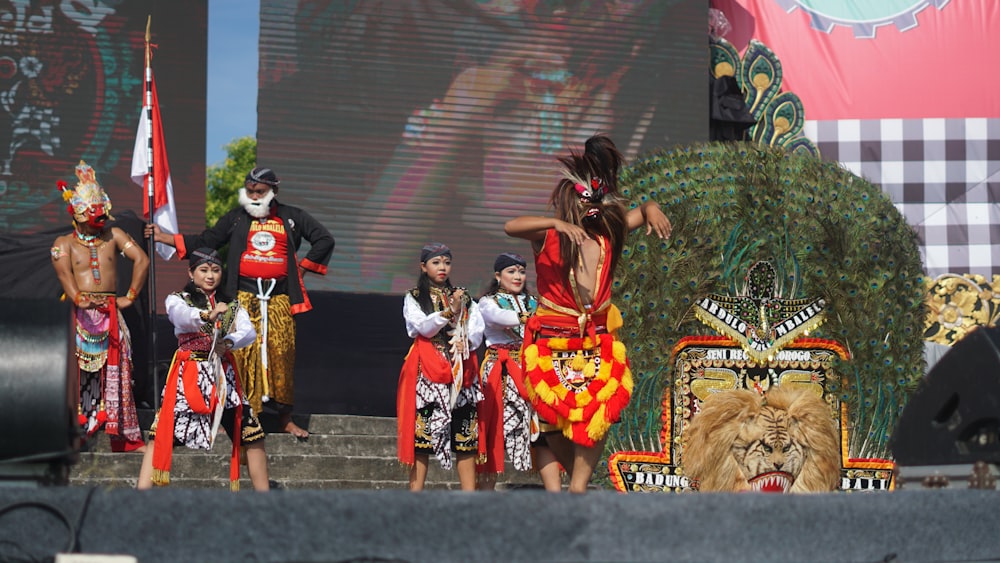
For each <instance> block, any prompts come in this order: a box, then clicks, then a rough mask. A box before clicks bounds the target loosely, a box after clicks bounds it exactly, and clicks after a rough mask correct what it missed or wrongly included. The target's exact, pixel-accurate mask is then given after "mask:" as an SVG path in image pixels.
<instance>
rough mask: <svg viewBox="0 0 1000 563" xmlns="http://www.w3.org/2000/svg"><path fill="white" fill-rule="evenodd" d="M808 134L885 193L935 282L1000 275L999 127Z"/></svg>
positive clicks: (809, 126) (882, 126)
mask: <svg viewBox="0 0 1000 563" xmlns="http://www.w3.org/2000/svg"><path fill="white" fill-rule="evenodd" d="M803 133H804V134H805V136H807V137H809V138H810V139H812V140H813V141H814V142H815V143H816V145H817V146H818V147H819V150H820V154H821V155H822V157H823V158H824V159H827V160H836V161H839V162H840V163H842V164H843V165H844V166H845V167H847V168H848V169H849V170H851V171H852V172H854V173H855V174H858V175H859V176H863V177H864V178H866V179H868V180H869V181H871V182H873V183H875V184H879V185H881V186H882V189H883V190H884V191H885V192H886V193H887V194H888V195H889V197H890V198H891V199H892V201H893V203H895V204H896V207H897V208H898V209H899V210H900V212H901V213H902V214H903V216H904V217H906V220H907V221H908V222H909V223H910V224H911V225H912V226H913V227H914V228H915V229H916V231H917V234H918V236H919V237H920V241H921V249H920V251H921V254H922V256H923V260H924V266H925V268H926V269H927V273H928V274H929V275H932V276H937V275H940V274H944V273H955V274H970V273H971V274H981V275H984V276H986V277H987V278H990V277H992V275H993V274H1000V119H989V118H953V119H871V120H858V119H853V120H851V119H848V120H836V121H808V122H807V123H806V126H805V129H804V131H803Z"/></svg>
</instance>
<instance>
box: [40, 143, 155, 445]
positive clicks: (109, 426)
mask: <svg viewBox="0 0 1000 563" xmlns="http://www.w3.org/2000/svg"><path fill="white" fill-rule="evenodd" d="M76 177H77V179H78V180H79V182H78V183H77V185H76V187H75V188H72V189H71V188H70V187H69V186H68V185H67V184H66V182H63V181H62V180H60V181H59V183H58V186H59V189H60V190H61V191H62V194H63V200H65V201H66V203H67V204H68V210H69V213H70V215H72V216H73V233H72V234H68V235H63V236H61V237H59V238H57V239H56V240H55V242H54V243H53V244H52V249H51V251H50V254H51V257H52V266H53V267H54V268H55V270H56V275H57V276H58V277H59V283H60V284H61V285H62V288H63V295H64V298H66V299H71V300H72V301H73V305H74V309H73V315H74V318H75V320H76V357H77V364H78V366H79V380H78V381H79V386H80V393H79V403H77V415H78V416H79V419H80V425H81V426H82V427H83V429H84V431H85V432H86V434H87V435H88V436H91V435H93V434H94V433H95V432H97V431H98V430H100V429H101V427H103V428H104V431H105V433H107V434H108V435H109V436H110V438H111V449H112V450H113V451H141V450H143V449H145V443H144V442H143V440H142V432H141V430H140V429H139V420H138V417H137V416H136V411H135V399H134V397H133V395H132V343H131V337H130V335H129V331H128V327H127V326H126V325H125V319H124V318H122V315H121V312H120V310H121V309H124V308H126V307H130V306H131V305H132V303H133V302H134V301H135V299H136V297H138V296H139V292H140V291H141V290H142V287H143V285H145V283H146V276H147V275H148V274H149V257H147V256H146V253H145V252H143V250H142V248H141V247H140V246H139V245H137V244H136V243H135V241H134V240H133V239H132V237H130V236H129V235H128V234H127V233H126V232H125V231H123V230H121V229H119V228H118V227H108V226H107V222H108V221H110V220H112V217H111V200H110V198H108V195H107V194H106V193H105V192H104V190H103V189H102V188H101V186H100V184H98V183H97V178H96V175H95V174H94V169H93V168H91V167H90V166H88V165H87V163H85V162H83V161H82V160H81V161H80V164H79V165H77V167H76ZM119 252H120V253H121V254H122V255H124V256H125V257H126V258H128V259H129V260H132V262H133V265H132V280H131V283H130V284H129V289H128V292H127V293H126V294H125V296H124V297H118V296H117V295H116V294H115V290H116V287H117V268H116V266H117V264H116V256H117V254H118V253H119Z"/></svg>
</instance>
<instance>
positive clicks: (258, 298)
mask: <svg viewBox="0 0 1000 563" xmlns="http://www.w3.org/2000/svg"><path fill="white" fill-rule="evenodd" d="M280 183H281V181H280V180H279V179H278V176H277V175H276V174H275V173H274V171H273V170H271V169H270V168H263V167H257V168H254V169H253V170H251V171H250V172H248V173H247V176H246V179H245V180H244V184H243V188H241V189H240V194H239V197H240V207H237V208H235V209H233V210H232V211H230V212H228V213H226V214H225V215H223V216H222V217H221V218H220V219H219V220H218V221H217V222H216V223H215V225H214V226H213V227H211V228H209V229H206V230H205V231H204V232H202V233H201V234H200V235H197V236H192V235H181V234H170V233H164V232H162V231H160V228H159V227H157V226H156V225H148V226H147V227H146V235H147V236H148V235H149V234H150V233H152V234H153V236H154V237H155V238H156V241H157V242H162V243H164V244H168V245H171V246H174V247H176V248H177V255H178V258H181V259H183V258H184V257H185V256H187V253H188V249H192V250H193V249H196V248H201V247H208V248H213V249H216V250H218V249H220V248H222V247H223V246H225V245H227V244H228V245H229V256H228V259H227V264H226V266H227V275H226V291H227V292H228V293H229V294H230V295H232V294H236V295H237V296H238V299H239V301H240V305H242V306H243V307H244V308H245V309H246V311H247V313H249V314H250V320H251V321H253V324H254V328H255V329H256V331H257V342H256V344H253V345H251V346H247V347H246V348H243V349H241V350H237V351H236V352H235V353H234V355H235V356H236V361H237V369H238V370H239V374H240V379H241V382H242V384H243V390H244V392H245V393H246V395H247V401H248V402H249V403H250V405H251V406H252V407H253V409H254V412H256V413H260V412H261V409H262V407H263V404H264V403H271V404H273V406H274V408H275V410H277V411H278V415H279V422H278V424H279V426H280V427H281V429H282V430H283V431H285V432H288V433H290V434H292V435H294V436H296V437H298V438H307V437H308V436H309V433H308V432H307V431H306V430H305V429H303V428H301V427H299V426H298V425H297V424H295V422H293V421H292V405H293V404H294V387H293V371H294V368H295V315H297V314H299V313H304V312H306V311H308V310H310V309H312V304H310V302H309V296H308V295H307V294H306V290H305V285H303V283H302V278H303V276H304V275H305V273H306V272H313V273H316V274H320V275H326V264H327V262H329V261H330V255H331V254H333V247H334V240H333V236H332V235H331V234H330V232H329V231H328V230H327V229H326V228H325V227H323V226H322V225H321V224H320V223H319V222H318V221H316V220H315V219H313V218H312V216H310V215H309V214H308V213H306V212H305V211H303V210H302V209H299V208H298V207H292V206H290V205H284V204H281V203H279V202H278V200H277V199H275V198H276V196H277V194H278V184H280ZM303 239H305V240H307V241H309V244H310V245H311V247H310V249H309V252H308V253H307V254H306V256H305V258H303V259H301V260H298V259H297V257H296V255H295V253H296V251H298V249H299V246H300V245H301V243H302V240H303ZM233 272H238V273H239V274H238V275H233Z"/></svg>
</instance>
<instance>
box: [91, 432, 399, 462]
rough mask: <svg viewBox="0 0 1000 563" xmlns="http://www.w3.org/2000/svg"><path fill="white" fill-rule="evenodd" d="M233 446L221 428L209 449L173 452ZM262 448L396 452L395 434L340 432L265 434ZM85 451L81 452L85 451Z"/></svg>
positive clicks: (99, 441)
mask: <svg viewBox="0 0 1000 563" xmlns="http://www.w3.org/2000/svg"><path fill="white" fill-rule="evenodd" d="M89 446H90V447H89V452H93V453H108V452H110V451H111V445H110V442H109V440H108V438H107V437H106V436H101V437H95V438H94V439H92V440H91V442H90V444H89ZM232 447H233V445H232V442H230V441H229V437H228V436H226V433H225V432H222V431H220V432H219V435H218V437H217V438H216V439H215V444H214V445H213V447H212V449H211V450H210V451H206V450H194V449H191V448H186V447H182V446H178V447H175V448H174V456H175V457H176V456H182V455H203V454H205V453H213V454H219V455H229V451H230V449H231V448H232ZM264 448H265V449H266V450H267V453H268V454H275V455H284V454H312V455H325V456H342V455H346V456H355V455H372V456H385V457H393V456H395V455H396V435H395V434H393V435H392V436H378V435H368V434H362V435H341V434H312V435H310V436H309V438H307V439H305V440H300V439H298V438H296V437H295V436H292V435H291V434H268V435H267V439H265V440H264ZM89 452H85V453H89Z"/></svg>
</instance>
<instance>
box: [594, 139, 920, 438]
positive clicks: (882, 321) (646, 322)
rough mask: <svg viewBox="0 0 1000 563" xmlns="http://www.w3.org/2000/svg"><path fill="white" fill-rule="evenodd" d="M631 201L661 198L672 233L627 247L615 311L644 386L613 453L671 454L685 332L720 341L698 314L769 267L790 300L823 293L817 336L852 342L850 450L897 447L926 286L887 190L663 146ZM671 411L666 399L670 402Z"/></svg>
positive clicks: (846, 366)
mask: <svg viewBox="0 0 1000 563" xmlns="http://www.w3.org/2000/svg"><path fill="white" fill-rule="evenodd" d="M621 186H622V188H623V193H624V195H625V196H626V197H627V198H628V199H629V200H631V201H633V202H635V204H636V205H638V204H640V203H642V202H644V201H648V200H653V201H656V202H658V203H659V204H660V205H661V207H662V209H663V210H664V212H665V213H666V214H667V215H668V217H670V219H671V222H672V223H673V233H674V235H673V236H672V237H671V238H670V239H668V240H666V241H659V240H657V239H655V238H650V237H648V236H646V235H645V234H644V232H643V231H642V230H640V231H637V233H635V234H633V235H632V236H631V237H630V238H629V239H628V241H627V244H626V246H625V249H624V252H623V259H622V267H621V268H620V270H619V276H620V277H619V279H618V280H616V282H615V285H616V295H617V297H618V305H619V306H620V307H621V309H622V312H623V314H624V315H625V328H624V329H623V333H622V334H621V336H622V339H623V341H624V342H625V344H626V345H627V346H628V347H629V357H630V360H631V363H632V372H633V377H634V380H635V388H634V392H633V396H632V402H631V403H630V405H629V407H628V409H627V410H626V411H625V413H624V415H623V418H622V421H621V423H620V424H618V425H616V426H614V427H613V429H612V433H611V435H610V436H609V444H610V445H609V447H608V451H626V450H628V451H636V450H639V451H662V450H663V449H664V448H665V447H668V445H667V444H662V443H660V440H661V438H660V433H659V430H660V420H661V413H662V409H663V398H664V396H665V393H666V392H667V391H668V390H669V389H670V388H671V387H670V386H671V385H672V384H673V379H672V370H673V366H672V365H670V354H671V350H672V349H673V347H674V345H676V344H677V342H678V340H679V339H680V338H682V337H684V336H689V335H707V334H712V332H711V329H709V328H708V327H707V326H705V325H704V324H703V323H701V322H699V321H698V319H697V318H696V317H695V316H693V315H692V314H691V309H692V305H693V304H694V303H695V302H696V301H697V300H698V299H699V298H701V297H704V296H706V295H709V294H731V295H736V294H737V293H738V291H734V290H741V289H743V288H744V286H743V285H742V284H743V280H744V278H743V276H744V275H745V274H746V273H747V272H748V271H749V269H750V268H751V266H752V265H753V264H755V263H757V262H759V261H770V262H771V263H772V264H773V265H774V271H775V278H776V281H775V284H776V286H777V287H778V290H779V292H780V293H781V294H782V295H783V296H785V297H788V298H796V297H799V296H807V297H814V298H816V297H821V298H823V299H824V300H825V301H826V321H825V323H824V324H823V325H821V326H820V327H818V328H817V329H815V330H814V331H813V333H812V335H813V336H816V337H819V338H829V339H833V340H837V341H839V342H841V343H842V344H844V345H845V346H846V347H847V348H848V350H849V351H850V354H851V358H850V359H849V360H848V361H842V362H838V363H837V364H836V366H835V369H836V371H837V373H839V374H840V375H841V376H842V378H841V381H840V382H834V383H833V384H834V385H836V386H838V392H839V393H840V399H841V401H842V402H845V403H846V404H847V407H848V416H849V444H848V449H849V455H850V456H851V457H860V458H878V457H883V458H884V457H889V451H888V439H889V436H890V434H891V432H892V429H893V428H894V427H895V423H896V420H897V417H898V416H899V413H900V410H901V409H902V406H903V405H904V403H905V402H906V398H907V397H908V394H909V393H910V392H911V391H912V390H913V388H914V387H915V385H916V383H917V382H918V381H919V380H920V379H921V377H922V376H923V373H924V367H925V364H924V356H923V334H924V330H925V327H924V322H925V318H926V305H925V299H924V297H925V279H924V274H923V270H922V264H921V260H920V254H919V252H918V249H917V248H918V246H917V238H916V235H915V233H914V231H913V229H912V228H911V227H910V226H909V225H908V224H907V223H906V221H905V219H904V218H903V217H902V215H901V214H900V213H899V211H898V210H897V209H896V208H895V206H893V204H892V202H891V201H890V200H889V199H888V197H886V196H885V195H884V194H883V192H882V191H881V190H880V189H879V188H878V187H877V186H875V185H872V184H871V183H870V182H868V181H867V180H865V179H863V178H860V177H858V176H855V175H854V174H852V173H851V172H849V171H848V170H846V169H844V168H842V167H840V166H839V165H837V164H835V163H829V162H824V161H822V160H820V159H818V158H816V157H814V156H812V155H808V154H800V153H798V152H789V151H787V150H784V149H782V148H779V147H766V146H763V147H762V146H761V145H758V144H753V143H749V142H748V143H726V144H721V143H708V144H699V145H692V146H687V147H678V148H674V149H671V150H661V151H657V152H653V153H649V154H646V155H644V156H641V157H639V158H638V159H636V160H635V161H633V162H632V163H631V164H630V165H629V166H628V167H627V169H626V170H625V171H624V172H623V176H622V179H621ZM668 405H669V403H668Z"/></svg>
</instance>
